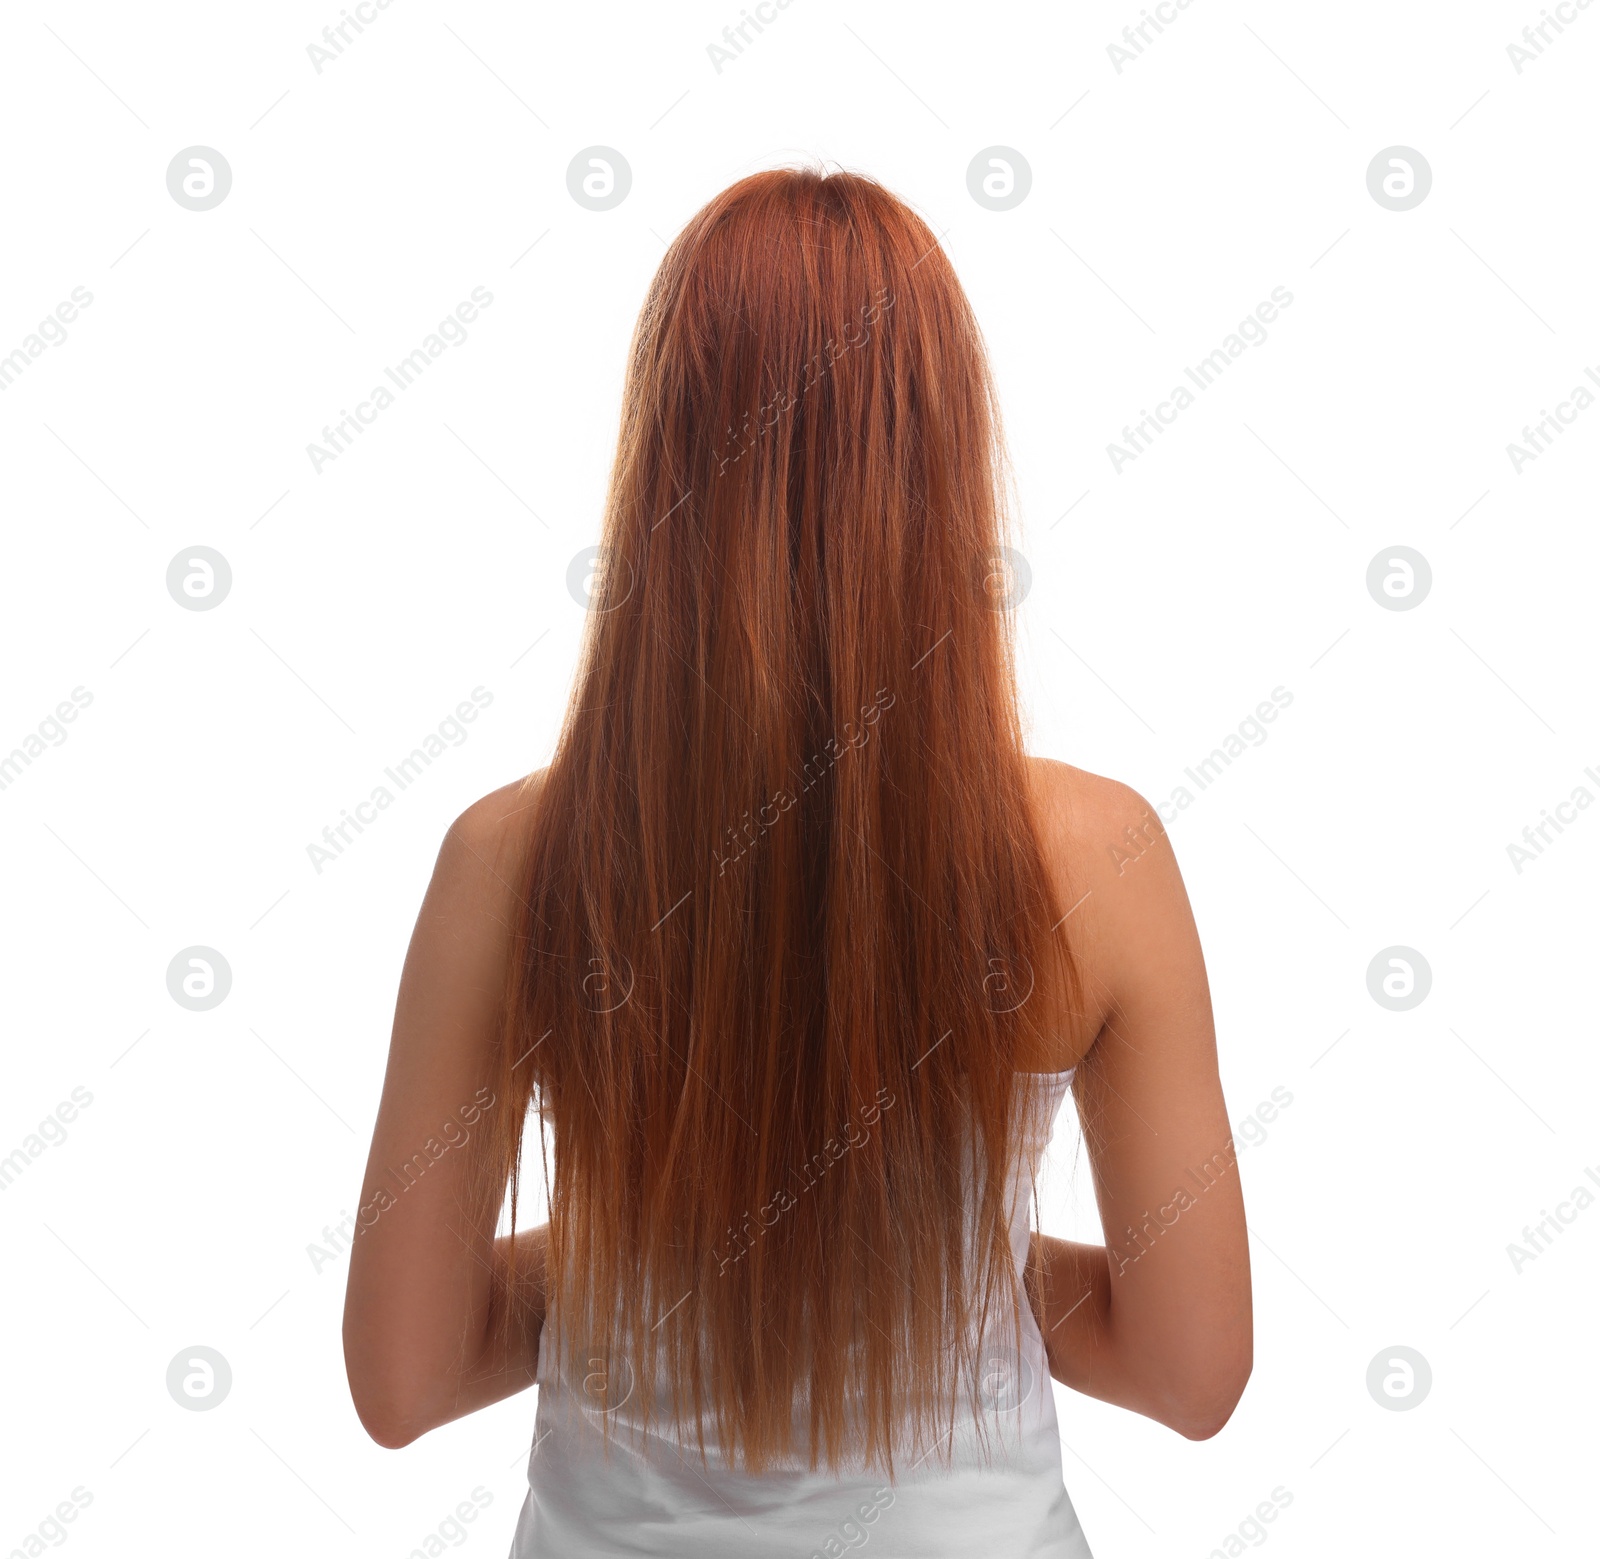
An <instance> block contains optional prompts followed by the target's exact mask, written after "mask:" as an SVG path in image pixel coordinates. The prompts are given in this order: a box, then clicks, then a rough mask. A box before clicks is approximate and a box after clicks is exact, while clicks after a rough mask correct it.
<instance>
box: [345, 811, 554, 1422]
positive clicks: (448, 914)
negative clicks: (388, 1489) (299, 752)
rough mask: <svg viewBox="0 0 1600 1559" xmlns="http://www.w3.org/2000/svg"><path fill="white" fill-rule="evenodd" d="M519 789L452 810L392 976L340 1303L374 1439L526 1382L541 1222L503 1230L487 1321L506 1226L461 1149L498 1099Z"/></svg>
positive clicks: (354, 1381)
mask: <svg viewBox="0 0 1600 1559" xmlns="http://www.w3.org/2000/svg"><path fill="white" fill-rule="evenodd" d="M532 800H533V793H532V792H530V791H529V790H528V789H527V788H525V787H524V786H523V785H522V784H520V783H518V784H514V785H508V786H506V787H505V788H504V789H502V790H498V791H495V792H494V793H493V794H492V795H489V796H485V797H484V798H483V800H481V801H479V802H477V803H476V804H475V805H474V806H472V807H470V808H469V809H468V810H467V811H466V812H464V813H463V814H462V815H461V816H460V817H459V818H457V819H456V821H455V823H454V824H452V825H451V828H450V831H449V833H448V834H446V836H445V840H444V844H443V845H442V847H441V848H440V851H439V858H438V861H437V863H436V864H435V866H434V871H433V879H432V881H431V882H430V883H429V884H428V891H427V894H426V896H425V898H424V899H423V903H422V910H421V913H420V914H419V915H418V916H417V924H416V930H415V931H414V932H413V934H412V937H411V946H410V948H409V950H408V951H407V953H406V961H405V969H404V972H403V973H402V975H401V979H400V992H399V997H398V999H397V1001H396V1004H395V1018H394V1032H393V1037H392V1038H391V1040H390V1044H389V1064H388V1069H387V1071H386V1073H385V1075H384V1082H383V1097H382V1099H381V1101H380V1103H379V1106H378V1119H377V1124H376V1126H375V1128H374V1130H373V1135H372V1151H371V1154H370V1156H369V1157H368V1160H367V1170H366V1177H365V1179H364V1180H363V1182H362V1187H361V1201H360V1205H359V1208H358V1215H357V1219H356V1236H355V1240H354V1243H353V1246H352V1249H351V1254H350V1274H349V1284H348V1287H347V1289H346V1292H345V1308H344V1354H345V1369H346V1373H347V1374H348V1376H349V1380H350V1395H351V1398H352V1399H353V1401H354V1403H355V1408H356V1413H357V1415H358V1416H359V1417H360V1419H361V1422H362V1424H363V1426H364V1427H365V1428H366V1430H367V1433H368V1434H370V1435H371V1436H372V1438H373V1439H374V1440H376V1441H377V1442H378V1444H380V1445H384V1446H390V1447H399V1446H403V1445H409V1444H410V1443H411V1442H412V1441H413V1440H415V1439H416V1438H417V1437H418V1436H419V1435H422V1434H425V1433H427V1431H428V1430H430V1429H434V1428H437V1427H438V1426H439V1425H440V1424H444V1423H449V1422H450V1421H451V1420H452V1419H456V1418H460V1417H461V1416H462V1415H463V1414H466V1413H470V1412H473V1411H475V1410H476V1409H477V1408H480V1407H485V1406H487V1405H488V1404H489V1403H491V1402H497V1401H499V1400H500V1399H501V1398H503V1397H508V1396H510V1395H512V1394H513V1393H514V1392H517V1391H521V1390H523V1389H525V1388H526V1387H527V1386H530V1385H532V1384H533V1379H534V1374H535V1371H536V1369H537V1366H538V1354H539V1331H540V1328H541V1326H542V1324H543V1319H544V1256H545V1239H544V1236H545V1231H544V1230H543V1229H537V1230H533V1231H525V1232H524V1233H522V1234H521V1235H519V1236H518V1237H517V1253H516V1255H517V1262H516V1266H517V1287H516V1292H515V1294H514V1295H513V1296H512V1302H511V1304H510V1306H509V1307H496V1309H495V1312H494V1314H495V1316H496V1317H497V1319H494V1320H491V1306H490V1295H491V1292H492V1291H493V1289H494V1288H496V1287H499V1286H501V1285H500V1284H499V1283H498V1282H497V1281H496V1277H497V1273H498V1274H499V1275H500V1276H502V1277H503V1274H504V1271H505V1267H506V1263H507V1260H508V1253H509V1237H507V1236H502V1237H501V1238H500V1239H498V1240H497V1239H496V1238H495V1233H494V1231H495V1224H496V1222H497V1219H498V1212H499V1209H498V1206H496V1207H494V1208H493V1209H492V1210H490V1209H489V1207H488V1206H487V1204H486V1203H485V1202H484V1199H483V1198H482V1197H481V1196H479V1195H478V1194H477V1193H478V1187H477V1186H476V1184H475V1183H474V1179H473V1176H474V1173H475V1171H476V1167H477V1155H476V1154H475V1153H474V1152H473V1151H472V1149H473V1147H474V1138H475V1137H476V1136H477V1135H478V1134H479V1133H481V1132H483V1131H485V1130H486V1129H487V1123H488V1119H489V1118H490V1117H491V1113H492V1112H493V1111H494V1110H497V1109H503V1108H504V1107H505V1104H504V1102H503V1101H501V1100H498V1099H496V1098H495V1096H494V1093H493V1090H492V1087H491V1086H490V1079H491V1077H492V1075H493V1072H492V1063H493V1059H494V1044H495V1040H496V1037H497V1035H498V1032H499V1024H500V1018H501V1009H500V1003H501V1000H502V996H503V992H504V990H505V975H506V961H507V959H508V958H509V957H510V955H511V925H512V909H513V908H514V907H515V905H516V901H517V893H518V889H517V887H516V886H515V884H516V881H517V869H518V861H519V858H520V840H521V838H522V835H523V823H524V821H525V818H526V812H527V808H528V807H529V805H530V804H531V802H532ZM473 1209H479V1210H478V1211H477V1212H474V1211H473Z"/></svg>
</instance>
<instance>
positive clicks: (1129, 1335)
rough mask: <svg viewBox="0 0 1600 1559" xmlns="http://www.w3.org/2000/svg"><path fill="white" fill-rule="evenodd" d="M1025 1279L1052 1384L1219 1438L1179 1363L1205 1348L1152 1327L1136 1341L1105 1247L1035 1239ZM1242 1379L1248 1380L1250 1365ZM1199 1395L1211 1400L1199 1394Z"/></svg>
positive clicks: (1185, 1431) (1220, 1342)
mask: <svg viewBox="0 0 1600 1559" xmlns="http://www.w3.org/2000/svg"><path fill="white" fill-rule="evenodd" d="M1027 1276H1028V1285H1027V1286H1028V1297H1029V1301H1030V1302H1031V1304H1032V1306H1033V1313H1034V1317H1035V1319H1036V1320H1037V1321H1038V1322H1039V1330H1040V1332H1041V1333H1042V1335H1043V1337H1044V1344H1045V1354H1046V1357H1047V1358H1048V1360H1049V1364H1050V1374H1051V1375H1052V1377H1053V1378H1054V1379H1056V1380H1059V1381H1060V1382H1061V1383H1062V1385H1064V1386H1070V1387H1071V1388H1072V1389H1073V1390H1074V1391H1081V1392H1082V1393H1083V1394H1084V1395H1085V1396H1089V1397H1095V1398H1097V1399H1098V1400H1099V1401H1102V1402H1109V1403H1111V1404H1112V1405H1113V1406H1114V1407H1121V1408H1127V1409H1128V1410H1129V1411H1130V1412H1134V1413H1140V1414H1143V1415H1144V1416H1145V1417H1146V1418H1153V1419H1155V1420H1156V1422H1157V1423H1161V1424H1165V1425H1166V1426H1167V1427H1168V1428H1169V1429H1174V1430H1176V1431H1177V1432H1178V1433H1179V1434H1182V1435H1185V1436H1186V1437H1188V1438H1191V1439H1200V1438H1204V1437H1205V1436H1206V1435H1209V1434H1213V1433H1215V1432H1216V1429H1217V1428H1218V1427H1220V1423H1219V1421H1217V1416H1216V1413H1215V1411H1214V1410H1211V1409H1210V1408H1209V1405H1208V1406H1207V1407H1205V1408H1204V1409H1201V1408H1197V1406H1196V1395H1197V1392H1196V1387H1195V1385H1194V1383H1193V1382H1192V1381H1191V1380H1190V1379H1189V1375H1190V1373H1192V1372H1191V1371H1189V1370H1186V1368H1185V1366H1184V1363H1183V1361H1184V1359H1186V1358H1187V1357H1188V1356H1189V1355H1190V1354H1191V1353H1194V1352H1196V1351H1197V1350H1201V1349H1202V1344H1201V1343H1200V1341H1198V1340H1195V1339H1186V1340H1183V1341H1182V1342H1180V1343H1179V1344H1174V1343H1173V1342H1172V1340H1171V1339H1168V1338H1165V1337H1164V1336H1163V1335H1162V1334H1161V1332H1160V1331H1158V1330H1152V1328H1151V1326H1149V1325H1146V1326H1145V1328H1144V1330H1143V1334H1142V1335H1141V1332H1140V1328H1139V1326H1138V1324H1137V1320H1138V1318H1137V1312H1136V1311H1133V1312H1130V1310H1129V1304H1130V1300H1129V1296H1128V1295H1126V1294H1124V1295H1123V1296H1122V1300H1121V1302H1119V1301H1118V1296H1117V1292H1116V1285H1114V1284H1113V1281H1112V1275H1111V1262H1110V1253H1109V1252H1108V1251H1107V1249H1106V1247H1105V1246H1104V1245H1082V1244H1078V1243H1076V1242H1074V1241H1070V1240H1059V1239H1056V1238H1054V1237H1053V1236H1051V1235H1047V1234H1038V1233H1035V1234H1034V1235H1033V1237H1032V1247H1031V1257H1030V1260H1029V1265H1028V1274H1027ZM1226 1343H1227V1338H1226V1337H1222V1336H1219V1337H1218V1338H1217V1340H1216V1343H1215V1345H1214V1348H1213V1349H1211V1350H1210V1351H1211V1352H1225V1351H1226ZM1207 1356H1208V1357H1209V1352H1208V1354H1207ZM1244 1373H1245V1374H1246V1375H1248V1373H1249V1371H1248V1365H1246V1366H1245V1368H1244ZM1198 1395H1199V1396H1201V1397H1208V1396H1209V1395H1210V1393H1209V1392H1208V1391H1206V1390H1201V1391H1199V1393H1198ZM1234 1399H1235V1400H1237V1394H1236V1393H1235V1398H1234ZM1229 1410H1230V1411H1231V1404H1230V1409H1229ZM1222 1417H1223V1418H1225V1417H1226V1414H1223V1415H1222Z"/></svg>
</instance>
